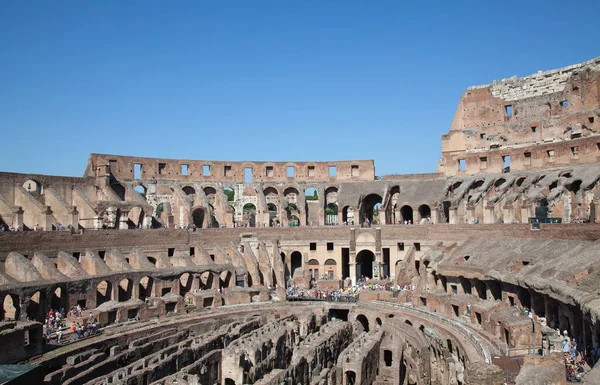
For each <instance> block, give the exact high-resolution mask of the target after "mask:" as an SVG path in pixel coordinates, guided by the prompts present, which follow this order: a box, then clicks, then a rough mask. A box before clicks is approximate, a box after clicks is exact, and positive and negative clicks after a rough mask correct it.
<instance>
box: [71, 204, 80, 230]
mask: <svg viewBox="0 0 600 385" xmlns="http://www.w3.org/2000/svg"><path fill="white" fill-rule="evenodd" d="M70 225H71V227H72V228H73V230H75V231H78V230H79V211H77V206H73V210H71V223H70Z"/></svg>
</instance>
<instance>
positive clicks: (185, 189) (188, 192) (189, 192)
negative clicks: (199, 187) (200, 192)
mask: <svg viewBox="0 0 600 385" xmlns="http://www.w3.org/2000/svg"><path fill="white" fill-rule="evenodd" d="M181 189H182V190H183V192H184V193H185V195H195V194H196V189H195V188H193V187H192V186H183V187H182V188H181Z"/></svg>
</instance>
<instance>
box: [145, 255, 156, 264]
mask: <svg viewBox="0 0 600 385" xmlns="http://www.w3.org/2000/svg"><path fill="white" fill-rule="evenodd" d="M146 258H148V262H150V263H151V264H153V265H154V266H156V258H154V257H146Z"/></svg>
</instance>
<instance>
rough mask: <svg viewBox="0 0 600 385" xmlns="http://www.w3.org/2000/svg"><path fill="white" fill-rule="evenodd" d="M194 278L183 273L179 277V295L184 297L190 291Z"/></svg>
mask: <svg viewBox="0 0 600 385" xmlns="http://www.w3.org/2000/svg"><path fill="white" fill-rule="evenodd" d="M193 281H194V277H193V276H192V274H190V273H183V274H181V275H180V276H179V295H181V296H185V295H186V294H187V293H189V292H190V291H191V290H192V283H193Z"/></svg>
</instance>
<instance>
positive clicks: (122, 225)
mask: <svg viewBox="0 0 600 385" xmlns="http://www.w3.org/2000/svg"><path fill="white" fill-rule="evenodd" d="M128 222H129V211H128V210H121V216H120V217H119V229H121V230H127V229H129V223H128Z"/></svg>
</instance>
